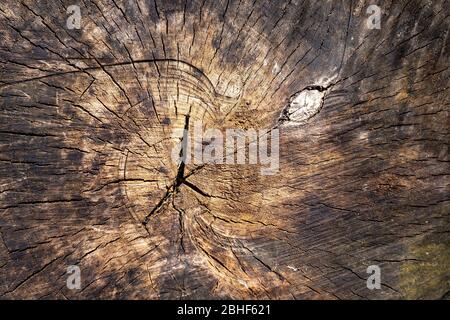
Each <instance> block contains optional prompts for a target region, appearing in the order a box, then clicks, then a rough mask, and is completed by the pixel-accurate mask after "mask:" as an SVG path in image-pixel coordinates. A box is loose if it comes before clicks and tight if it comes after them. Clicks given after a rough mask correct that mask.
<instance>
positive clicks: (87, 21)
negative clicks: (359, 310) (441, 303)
mask: <svg viewBox="0 0 450 320" xmlns="http://www.w3.org/2000/svg"><path fill="white" fill-rule="evenodd" d="M72 4H78V5H79V6H80V8H81V16H82V22H81V29H80V30H68V28H67V26H66V19H67V17H68V14H67V13H66V8H67V7H68V6H69V5H72ZM370 4H372V3H371V2H370V1H307V0H305V1H300V0H294V1H250V0H239V1H237V0H236V1H231V0H230V1H228V0H223V1H210V0H206V1H202V0H199V1H191V0H186V1H161V0H154V1H153V0H152V1H144V0H130V1H120V0H93V1H87V0H82V1H78V2H77V3H74V2H72V1H65V0H64V1H16V0H6V1H2V2H1V3H0V40H1V41H0V102H1V114H0V122H1V124H0V128H1V129H0V176H1V184H0V188H1V189H0V231H1V233H0V235H1V241H0V296H1V298H2V299H12V298H58V299H65V298H67V299H80V298H107V299H117V298H133V299H134V298H145V299H158V298H161V299H167V298H170V299H179V298H182V299H187V298H191V299H192V298H194V299H197V298H244V299H249V298H265V299H267V298H270V299H280V298H283V299H362V298H368V299H373V298H386V299H387V298H389V299H390V298H431V299H438V298H448V292H449V287H450V283H449V273H450V272H449V270H450V256H449V255H450V248H449V211H450V210H449V208H450V206H449V189H448V184H449V165H448V162H449V153H448V145H449V122H448V109H449V108H448V106H449V80H448V79H449V74H450V69H449V58H448V57H449V12H450V6H449V2H448V1H415V0H413V1H378V3H377V4H378V5H379V6H380V7H381V8H382V11H383V14H382V20H381V29H380V30H377V29H374V30H370V29H368V28H367V25H366V20H367V18H368V14H367V13H366V8H367V7H368V6H369V5H370ZM308 86H321V90H324V91H323V92H324V96H323V105H322V107H321V109H320V110H319V112H318V113H317V114H314V115H312V117H311V118H310V119H309V120H308V121H300V122H296V121H293V120H294V119H293V118H292V119H291V118H290V117H289V114H288V113H289V112H287V110H288V109H286V106H287V105H288V104H289V101H290V99H291V100H292V98H293V97H294V96H295V94H296V93H298V92H301V90H302V89H304V88H306V87H308ZM189 110H190V113H189ZM283 110H284V112H283ZM188 113H189V119H190V122H189V123H190V124H189V129H191V128H190V126H191V124H192V123H193V122H194V120H199V119H202V120H203V124H204V125H205V126H206V127H210V128H213V127H214V128H221V129H224V128H257V129H264V128H273V127H275V126H277V127H278V128H279V130H280V171H279V173H278V174H276V175H272V176H270V175H266V176H264V175H261V174H260V170H259V167H258V166H255V165H225V164H223V165H212V164H208V165H205V166H196V165H194V164H189V165H187V166H186V167H185V168H184V170H180V168H179V167H178V166H177V164H176V163H174V162H173V161H172V160H171V158H170V154H171V153H170V152H171V150H172V148H173V145H174V143H175V142H174V141H173V140H174V139H172V138H171V132H172V130H173V129H174V128H183V127H184V126H185V124H186V119H187V115H188ZM280 115H281V116H280ZM180 172H181V174H182V176H180V175H179V173H180ZM186 181H187V182H186ZM147 217H148V218H147ZM143 222H144V224H143ZM374 264H375V265H379V266H380V268H381V272H382V288H381V290H368V289H367V287H366V278H367V276H368V275H367V274H366V268H367V267H368V266H369V265H374ZM69 265H78V266H79V267H80V269H81V276H82V288H81V290H69V289H68V288H67V287H66V278H67V274H66V270H67V266H69Z"/></svg>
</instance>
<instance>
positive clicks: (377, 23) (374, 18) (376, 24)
mask: <svg viewBox="0 0 450 320" xmlns="http://www.w3.org/2000/svg"><path fill="white" fill-rule="evenodd" d="M366 13H367V14H370V16H369V17H368V18H367V28H369V29H381V8H380V7H379V6H377V5H375V4H371V5H370V6H368V7H367V10H366Z"/></svg>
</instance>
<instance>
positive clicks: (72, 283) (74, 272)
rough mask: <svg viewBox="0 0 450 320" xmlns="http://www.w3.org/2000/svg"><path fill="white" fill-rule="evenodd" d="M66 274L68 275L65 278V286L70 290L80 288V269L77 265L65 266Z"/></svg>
mask: <svg viewBox="0 0 450 320" xmlns="http://www.w3.org/2000/svg"><path fill="white" fill-rule="evenodd" d="M67 274H68V275H69V276H68V277H67V280H66V285H67V288H68V289H70V290H79V289H81V270H80V267H79V266H76V265H71V266H68V267H67Z"/></svg>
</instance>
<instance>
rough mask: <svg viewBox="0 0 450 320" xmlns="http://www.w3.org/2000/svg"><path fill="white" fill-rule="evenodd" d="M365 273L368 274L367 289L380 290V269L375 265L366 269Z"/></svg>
mask: <svg viewBox="0 0 450 320" xmlns="http://www.w3.org/2000/svg"><path fill="white" fill-rule="evenodd" d="M366 272H367V273H368V274H370V276H369V277H368V278H367V289H369V290H373V289H381V269H380V267H379V266H377V265H371V266H368V267H367V270H366Z"/></svg>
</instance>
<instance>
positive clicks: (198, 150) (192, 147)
mask: <svg viewBox="0 0 450 320" xmlns="http://www.w3.org/2000/svg"><path fill="white" fill-rule="evenodd" d="M172 138H175V139H180V143H178V144H177V145H176V146H175V147H174V148H173V149H172V160H173V161H174V162H176V163H177V164H180V163H182V162H184V163H186V164H189V163H194V164H198V165H201V164H207V163H211V164H229V165H232V164H255V165H256V164H260V165H261V174H262V175H273V174H276V173H278V171H279V167H280V163H279V153H280V147H279V144H280V141H279V140H280V136H279V131H278V129H271V130H258V131H257V130H255V129H247V130H244V129H226V130H225V134H224V133H223V132H222V131H221V130H219V129H216V128H213V129H207V130H205V131H204V130H203V124H202V122H201V121H197V122H195V124H194V132H193V135H192V136H191V135H190V134H189V132H188V130H187V129H182V128H180V129H174V130H173V132H172Z"/></svg>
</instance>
